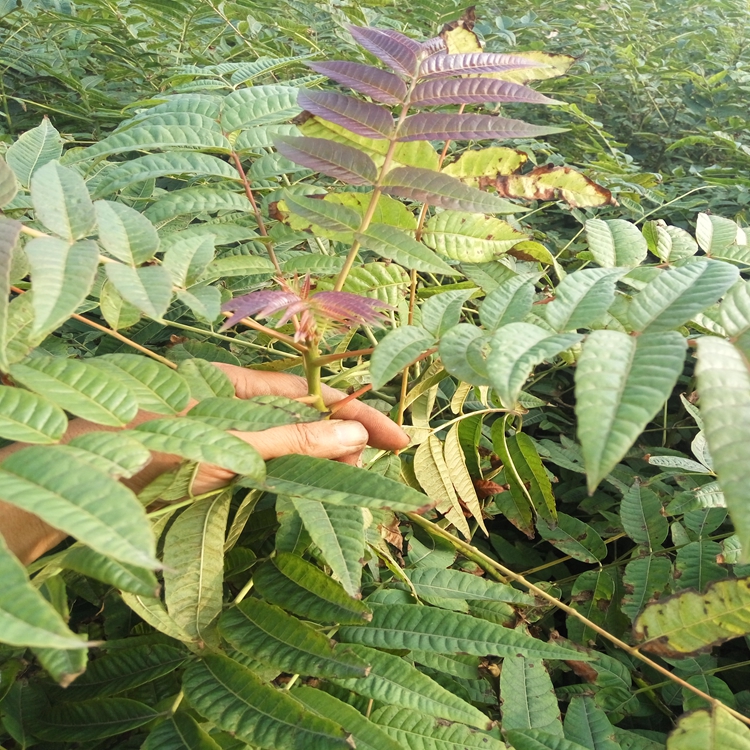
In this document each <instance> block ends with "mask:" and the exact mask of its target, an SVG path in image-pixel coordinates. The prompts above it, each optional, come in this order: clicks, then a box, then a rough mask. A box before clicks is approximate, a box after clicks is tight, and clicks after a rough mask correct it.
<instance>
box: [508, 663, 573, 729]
mask: <svg viewBox="0 0 750 750" xmlns="http://www.w3.org/2000/svg"><path fill="white" fill-rule="evenodd" d="M500 700H501V701H502V712H503V729H504V730H505V731H506V732H507V731H509V730H512V729H539V730H542V731H545V732H549V733H550V734H553V735H557V736H558V737H562V734H563V727H562V721H561V720H560V707H559V706H558V705H557V697H556V696H555V691H554V689H553V687H552V680H550V677H549V674H548V673H547V669H546V668H545V666H544V662H543V661H542V660H541V659H538V658H535V659H533V660H532V659H529V658H526V657H524V656H521V655H518V656H507V657H506V658H505V659H503V670H502V672H501V673H500Z"/></svg>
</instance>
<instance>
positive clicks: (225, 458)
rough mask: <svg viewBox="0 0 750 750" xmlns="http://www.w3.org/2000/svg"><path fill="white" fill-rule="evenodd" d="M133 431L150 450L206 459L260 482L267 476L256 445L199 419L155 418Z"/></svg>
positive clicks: (207, 461)
mask: <svg viewBox="0 0 750 750" xmlns="http://www.w3.org/2000/svg"><path fill="white" fill-rule="evenodd" d="M133 434H134V436H135V437H137V438H138V440H140V441H141V442H142V443H143V444H144V445H145V446H146V447H147V448H148V449H149V450H154V451H163V452H164V453H173V454H175V455H177V456H182V457H183V458H187V459H190V460H191V461H205V462H206V463H209V464H215V465H216V466H221V467H222V468H224V469H229V471H233V472H235V473H236V474H242V475H246V476H248V477H251V478H253V479H254V480H256V481H258V482H262V481H263V477H264V476H265V466H264V464H263V459H262V458H261V457H260V454H259V453H258V451H256V450H255V448H253V447H252V446H250V445H248V444H247V443H246V442H245V441H244V440H241V439H240V438H238V437H235V436H234V435H229V434H227V433H226V432H224V431H223V430H220V429H219V428H218V427H214V426H212V425H209V424H206V423H205V422H202V421H200V420H198V419H190V417H178V418H174V419H153V420H150V421H148V422H144V423H142V424H140V425H138V427H136V428H135V431H134V433H133Z"/></svg>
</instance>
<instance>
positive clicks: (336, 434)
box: [193, 362, 409, 494]
mask: <svg viewBox="0 0 750 750" xmlns="http://www.w3.org/2000/svg"><path fill="white" fill-rule="evenodd" d="M214 364H215V365H216V366H217V367H219V368H220V369H221V370H222V371H223V372H224V373H225V374H226V375H227V376H228V377H229V379H230V380H231V381H232V384H233V385H234V388H235V393H236V395H237V397H238V398H243V399H244V398H252V397H253V396H267V395H273V396H285V397H286V398H301V397H303V396H305V395H307V384H306V382H305V380H304V379H303V378H300V377H297V376H296V375H288V374H285V373H278V372H264V371H261V370H248V369H246V368H244V367H237V366H235V365H229V364H224V363H218V362H217V363H214ZM344 398H346V394H345V393H342V392H341V391H337V390H336V389H334V388H329V387H328V386H325V385H324V386H323V400H324V401H325V403H326V405H327V406H331V405H333V404H335V403H336V402H337V401H341V400H342V399H344ZM233 434H234V435H237V437H240V438H241V439H242V440H244V441H245V442H246V443H248V444H249V445H251V446H253V448H255V449H256V450H257V451H258V453H260V455H261V456H262V457H263V459H265V460H269V459H272V458H278V457H279V456H285V455H288V454H290V453H298V454H304V455H307V456H315V457H316V458H330V459H336V460H339V461H343V462H344V463H349V464H354V465H356V464H357V462H358V461H359V459H360V457H361V455H362V451H363V450H364V448H365V446H367V445H371V446H373V447H374V448H382V449H383V450H399V449H401V448H405V447H406V446H407V445H408V443H409V438H408V436H407V435H406V433H405V432H404V431H403V430H402V429H401V428H400V427H398V426H397V425H396V424H395V423H394V422H392V421H391V420H390V419H389V418H388V417H386V416H385V415H383V414H381V413H380V412H379V411H377V410H376V409H373V408H372V407H370V406H367V405H366V404H363V403H361V402H359V401H356V400H355V401H351V402H349V403H347V404H346V405H345V406H343V407H342V408H341V409H340V410H338V411H336V415H335V419H328V420H324V421H321V422H311V423H307V424H294V425H286V426H284V427H272V428H271V429H268V430H263V431H262V432H233ZM233 476H234V475H233V474H232V473H231V472H230V471H228V470H226V469H222V468H220V467H218V466H211V465H207V464H204V465H201V467H200V469H199V470H198V473H197V475H196V477H195V480H194V482H193V492H194V493H195V494H201V493H203V492H210V491H211V490H213V489H216V488H218V487H221V486H223V485H225V484H227V482H229V481H231V479H232V478H233Z"/></svg>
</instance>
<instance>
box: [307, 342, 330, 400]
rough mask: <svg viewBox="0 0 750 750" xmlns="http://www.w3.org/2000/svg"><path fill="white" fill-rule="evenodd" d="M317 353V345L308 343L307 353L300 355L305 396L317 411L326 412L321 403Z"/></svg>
mask: <svg viewBox="0 0 750 750" xmlns="http://www.w3.org/2000/svg"><path fill="white" fill-rule="evenodd" d="M318 358H319V351H318V343H317V341H315V342H312V341H311V342H310V344H309V347H308V349H307V351H306V352H305V353H304V354H303V355H302V362H303V364H304V366H305V378H306V379H307V394H308V396H310V398H311V399H312V405H313V406H314V407H315V408H316V409H317V410H318V411H323V412H325V411H328V408H327V407H326V404H325V401H323V389H322V387H321V382H320V370H321V365H320V364H319V363H318Z"/></svg>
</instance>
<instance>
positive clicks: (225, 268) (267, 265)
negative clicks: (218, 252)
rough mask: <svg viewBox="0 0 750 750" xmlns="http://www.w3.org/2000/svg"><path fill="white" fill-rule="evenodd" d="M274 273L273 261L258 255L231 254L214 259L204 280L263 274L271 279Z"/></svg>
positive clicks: (204, 275) (265, 277)
mask: <svg viewBox="0 0 750 750" xmlns="http://www.w3.org/2000/svg"><path fill="white" fill-rule="evenodd" d="M273 274H274V267H273V263H271V261H270V260H268V258H261V257H259V256H257V255H229V256H227V257H226V258H219V259H218V260H215V261H213V263H211V264H210V265H209V266H208V268H206V270H205V272H204V273H203V275H202V277H201V278H202V280H203V281H214V280H216V279H223V278H227V277H229V276H262V277H263V278H264V279H270V278H271V277H272V276H273Z"/></svg>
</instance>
